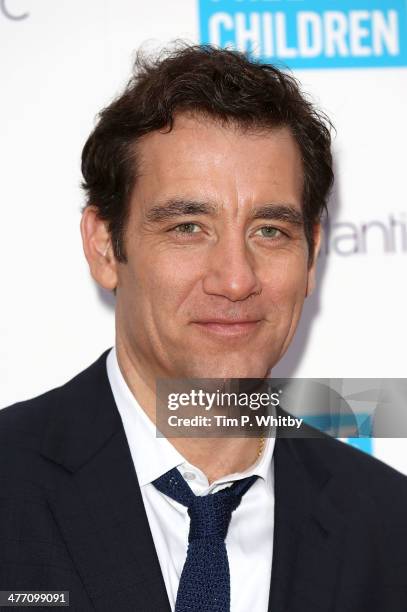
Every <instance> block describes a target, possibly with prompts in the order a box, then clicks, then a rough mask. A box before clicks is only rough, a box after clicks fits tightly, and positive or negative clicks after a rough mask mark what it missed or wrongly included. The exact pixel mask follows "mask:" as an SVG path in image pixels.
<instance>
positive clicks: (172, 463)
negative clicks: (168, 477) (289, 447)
mask: <svg viewBox="0 0 407 612" xmlns="http://www.w3.org/2000/svg"><path fill="white" fill-rule="evenodd" d="M106 368H107V375H108V378H109V383H110V386H111V388H112V392H113V396H114V399H115V402H116V405H117V409H118V411H119V413H120V417H121V419H122V422H123V426H124V430H125V433H126V437H127V441H128V444H129V448H130V453H131V456H132V459H133V463H134V465H135V466H136V471H137V477H138V481H139V484H140V486H141V487H143V486H145V485H147V484H150V483H151V482H152V481H153V480H155V479H156V478H158V477H159V476H161V475H162V474H165V472H168V471H169V470H171V469H172V468H174V467H180V466H182V469H183V471H194V472H196V473H197V474H200V475H201V477H202V478H203V479H205V478H206V477H205V475H204V474H203V473H202V472H201V470H199V468H197V467H196V466H194V465H192V464H190V463H188V461H187V460H186V459H185V457H184V456H183V455H182V454H181V453H180V452H178V451H177V449H176V448H175V447H174V446H173V445H172V444H171V442H169V441H168V440H167V439H166V438H165V437H157V435H156V433H157V430H156V427H155V425H154V423H153V422H152V421H151V419H150V418H149V417H148V416H147V414H146V412H145V411H144V410H143V409H142V408H141V406H140V404H139V403H138V402H137V400H136V398H135V397H134V395H133V393H132V392H131V391H130V389H129V387H128V385H127V383H126V381H125V380H124V377H123V374H122V373H121V370H120V366H119V363H118V361H117V354H116V349H115V348H112V350H111V351H110V352H109V354H108V356H107V360H106ZM274 443H275V438H266V440H265V444H264V448H263V452H262V454H261V456H260V457H259V459H258V460H257V461H256V462H255V463H254V464H253V465H251V466H250V467H249V468H248V469H247V470H245V471H244V472H235V473H234V474H228V475H226V476H224V477H222V478H219V479H218V480H216V481H214V482H213V483H211V485H210V486H209V485H208V491H207V492H210V491H211V490H212V489H214V488H215V487H218V486H219V488H220V486H221V485H227V484H229V483H231V482H233V481H235V480H240V479H241V478H246V477H248V476H252V475H256V476H259V477H260V478H262V479H264V480H265V481H266V482H269V481H270V479H271V478H272V474H271V462H272V457H273V452H274Z"/></svg>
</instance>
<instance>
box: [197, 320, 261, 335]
mask: <svg viewBox="0 0 407 612" xmlns="http://www.w3.org/2000/svg"><path fill="white" fill-rule="evenodd" d="M260 323H261V320H260V319H256V320H254V319H253V320H249V321H248V320H244V319H241V320H239V319H233V321H232V320H230V319H210V320H207V321H193V324H194V325H196V326H197V327H199V328H200V329H201V330H202V331H203V332H206V333H207V334H215V335H217V336H224V337H239V336H247V335H249V334H251V333H253V332H254V331H256V330H257V328H258V327H259V325H260Z"/></svg>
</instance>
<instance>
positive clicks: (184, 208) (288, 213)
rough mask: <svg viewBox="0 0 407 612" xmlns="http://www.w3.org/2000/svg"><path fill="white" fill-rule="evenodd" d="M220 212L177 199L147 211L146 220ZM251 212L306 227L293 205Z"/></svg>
mask: <svg viewBox="0 0 407 612" xmlns="http://www.w3.org/2000/svg"><path fill="white" fill-rule="evenodd" d="M218 211H219V206H217V205H216V204H212V203H211V202H200V201H197V200H186V199H183V198H175V199H171V200H167V201H166V202H163V203H161V204H154V205H153V206H152V207H151V208H150V209H149V210H148V211H146V213H145V219H146V221H148V222H150V223H159V222H160V221H168V220H170V219H174V218H176V217H184V216H188V215H216V213H217V212H218ZM250 212H251V214H250V217H251V218H252V219H268V220H275V221H285V222H286V223H291V224H292V225H298V226H301V225H304V217H303V214H302V212H301V211H300V210H298V209H297V208H296V207H295V206H293V205H292V204H277V203H275V204H265V205H263V206H256V207H254V208H252V209H251V211H250Z"/></svg>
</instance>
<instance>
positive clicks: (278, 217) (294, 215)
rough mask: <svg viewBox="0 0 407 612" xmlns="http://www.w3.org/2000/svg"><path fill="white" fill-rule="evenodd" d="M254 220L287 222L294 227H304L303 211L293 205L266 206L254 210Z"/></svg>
mask: <svg viewBox="0 0 407 612" xmlns="http://www.w3.org/2000/svg"><path fill="white" fill-rule="evenodd" d="M252 218H253V219H271V220H275V221H286V222H287V223H291V224H292V225H304V216H303V214H302V211H301V210H298V209H297V208H295V207H294V206H293V205H292V204H265V205H264V206H258V207H256V208H254V209H252Z"/></svg>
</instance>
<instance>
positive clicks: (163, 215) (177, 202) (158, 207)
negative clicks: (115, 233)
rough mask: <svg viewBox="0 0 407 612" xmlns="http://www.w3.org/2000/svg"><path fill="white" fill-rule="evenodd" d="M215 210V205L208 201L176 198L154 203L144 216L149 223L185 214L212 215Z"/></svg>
mask: <svg viewBox="0 0 407 612" xmlns="http://www.w3.org/2000/svg"><path fill="white" fill-rule="evenodd" d="M216 212H217V206H215V205H214V204H210V203H209V202H198V201H195V200H184V199H178V198H177V199H173V200H168V201H167V202H165V203H163V204H155V205H154V206H152V207H151V208H150V209H149V210H148V211H147V212H146V214H145V218H146V220H147V221H149V222H150V223H154V222H159V221H168V219H173V218H174V217H184V216H186V215H211V214H212V215H214V214H216Z"/></svg>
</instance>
